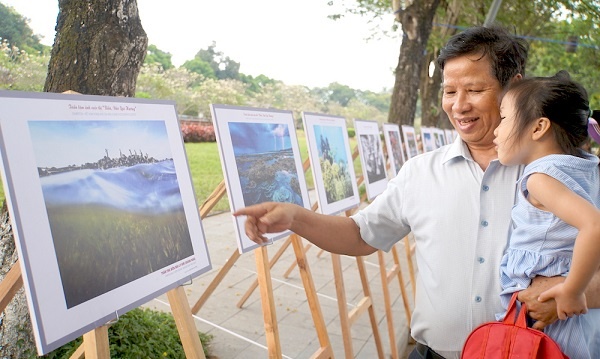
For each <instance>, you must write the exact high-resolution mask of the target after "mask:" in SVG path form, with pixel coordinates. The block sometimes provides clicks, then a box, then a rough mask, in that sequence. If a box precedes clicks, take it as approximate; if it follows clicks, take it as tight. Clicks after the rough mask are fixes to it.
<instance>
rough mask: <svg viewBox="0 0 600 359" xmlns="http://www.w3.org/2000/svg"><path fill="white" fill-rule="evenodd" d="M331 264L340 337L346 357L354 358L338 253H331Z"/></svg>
mask: <svg viewBox="0 0 600 359" xmlns="http://www.w3.org/2000/svg"><path fill="white" fill-rule="evenodd" d="M331 262H332V264H333V277H334V279H335V293H336V295H337V301H338V310H339V313H340V324H341V327H342V338H343V340H344V352H345V353H346V359H352V358H354V351H353V349H352V333H351V332H350V325H351V324H350V318H349V316H348V304H347V303H346V289H345V288H344V275H343V271H342V261H341V260H340V255H339V254H333V253H332V254H331Z"/></svg>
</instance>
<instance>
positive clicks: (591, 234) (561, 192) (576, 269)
mask: <svg viewBox="0 0 600 359" xmlns="http://www.w3.org/2000/svg"><path fill="white" fill-rule="evenodd" d="M527 190H528V192H529V197H528V199H529V201H530V202H531V203H532V204H533V205H534V206H536V207H538V208H540V209H542V210H545V211H549V212H552V213H554V214H555V215H556V216H557V217H559V218H560V219H562V220H563V221H565V222H566V223H568V224H570V225H572V226H573V227H575V228H577V229H578V230H579V232H578V235H577V238H576V239H575V247H574V250H573V259H572V263H571V269H570V271H569V275H568V276H567V278H566V279H565V281H564V284H562V285H561V287H562V288H560V289H558V288H557V289H554V290H551V291H548V292H544V293H542V295H540V301H544V300H547V299H550V298H554V297H555V296H557V295H558V294H559V291H564V293H565V295H568V296H569V297H570V298H575V297H576V296H579V297H580V298H583V294H584V292H585V290H586V288H587V286H588V284H589V283H590V281H591V280H592V277H593V276H594V274H595V273H596V272H597V270H598V268H599V266H600V210H598V209H597V208H596V207H595V206H594V205H593V204H591V203H589V202H588V201H586V200H585V199H583V198H582V197H581V196H579V195H577V194H576V193H575V192H573V191H571V190H570V189H569V188H567V187H566V186H565V185H563V184H562V183H561V182H559V181H558V180H556V179H554V178H552V177H550V176H548V175H545V174H542V173H535V174H533V175H531V176H530V178H529V179H528V181H527ZM583 303H584V306H585V301H584V302H583ZM573 308H576V306H575V304H573V307H572V309H573ZM573 310H575V311H574V312H570V313H569V311H570V309H569V308H567V309H566V312H565V313H561V312H560V311H559V317H561V319H563V318H564V315H565V314H566V315H569V314H570V315H572V314H580V313H579V312H578V311H577V309H573ZM561 314H562V315H561Z"/></svg>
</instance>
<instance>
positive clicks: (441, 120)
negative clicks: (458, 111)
mask: <svg viewBox="0 0 600 359" xmlns="http://www.w3.org/2000/svg"><path fill="white" fill-rule="evenodd" d="M442 6H443V7H444V9H443V11H442V12H441V13H443V14H444V15H445V16H444V18H441V19H438V16H436V20H435V22H436V23H438V24H447V25H446V26H443V27H442V26H440V27H437V28H435V29H434V30H432V36H435V37H436V38H438V39H442V40H443V39H447V38H449V37H450V36H452V35H454V34H455V33H456V31H457V29H456V28H455V27H454V25H456V23H457V22H458V15H459V13H460V12H461V9H462V8H461V6H463V7H464V0H452V1H449V2H444V3H443V5H442ZM438 14H440V12H439V11H438ZM443 42H445V40H444V41H443ZM439 52H440V46H439V45H434V46H429V50H428V51H427V55H426V56H424V58H423V63H422V64H421V66H422V68H421V78H422V79H424V81H422V82H421V86H420V95H421V125H422V126H428V127H438V128H452V125H451V124H450V122H449V121H448V116H446V114H445V113H444V111H443V110H442V106H441V91H440V90H441V87H442V71H441V70H440V68H439V67H438V66H437V62H436V59H437V57H438V55H439ZM431 62H433V63H434V64H435V69H434V71H433V75H432V76H431V77H429V66H430V64H431Z"/></svg>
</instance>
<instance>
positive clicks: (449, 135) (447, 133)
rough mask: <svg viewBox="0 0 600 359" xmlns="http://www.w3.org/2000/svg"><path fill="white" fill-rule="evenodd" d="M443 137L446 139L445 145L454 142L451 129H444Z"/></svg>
mask: <svg viewBox="0 0 600 359" xmlns="http://www.w3.org/2000/svg"><path fill="white" fill-rule="evenodd" d="M444 136H445V137H446V143H447V144H451V143H452V142H454V134H453V133H452V130H451V129H448V128H446V129H444Z"/></svg>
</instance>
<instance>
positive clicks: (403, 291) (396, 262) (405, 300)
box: [390, 245, 412, 328]
mask: <svg viewBox="0 0 600 359" xmlns="http://www.w3.org/2000/svg"><path fill="white" fill-rule="evenodd" d="M392 256H393V258H394V265H395V267H397V268H398V273H397V276H398V285H400V294H401V295H402V303H403V304H404V313H405V314H406V321H407V322H408V327H409V328H410V321H411V319H412V314H411V313H412V312H411V310H410V303H409V302H408V294H407V293H406V285H405V284H404V277H403V276H402V268H401V267H400V258H399V256H398V251H397V250H396V245H394V246H393V247H392ZM390 279H391V278H390Z"/></svg>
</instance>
